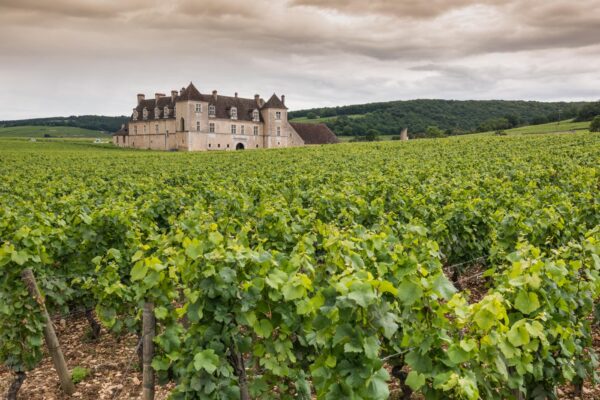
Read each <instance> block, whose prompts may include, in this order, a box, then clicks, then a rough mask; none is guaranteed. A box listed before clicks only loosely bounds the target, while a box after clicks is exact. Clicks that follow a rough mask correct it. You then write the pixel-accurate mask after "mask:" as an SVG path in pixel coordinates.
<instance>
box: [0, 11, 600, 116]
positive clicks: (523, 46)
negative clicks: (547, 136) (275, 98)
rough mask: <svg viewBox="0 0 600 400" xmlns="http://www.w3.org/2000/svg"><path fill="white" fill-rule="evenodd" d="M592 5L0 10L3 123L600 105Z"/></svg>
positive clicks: (598, 23) (599, 20) (599, 24)
mask: <svg viewBox="0 0 600 400" xmlns="http://www.w3.org/2000/svg"><path fill="white" fill-rule="evenodd" d="M599 69H600V0H520V1H519V0H506V1H499V0H480V1H470V0H428V1H422V0H370V1H363V0H161V1H154V0H104V1H101V0H96V1H93V0H53V1H49V0H0V90H1V95H0V120H2V119H18V118H30V117H45V116H58V115H80V114H104V115H121V114H127V115H129V114H130V113H131V110H132V108H133V106H134V105H135V102H136V99H135V98H136V94H137V93H138V92H141V93H145V94H146V96H153V94H154V93H155V92H162V93H169V91H170V90H171V89H180V88H181V87H182V86H184V85H187V84H188V83H189V82H190V81H193V82H194V84H195V85H196V87H197V88H198V89H199V90H200V91H201V92H204V93H207V92H211V91H212V90H213V89H217V90H218V91H219V93H221V94H225V95H233V93H234V92H236V91H237V92H239V93H240V96H245V97H252V96H253V95H254V94H255V93H259V94H261V95H262V96H263V97H265V98H267V97H268V96H270V95H271V94H272V93H273V92H276V93H277V94H285V95H286V98H287V105H288V107H290V108H291V109H300V108H307V107H316V106H330V105H344V104H356V103H365V102H372V101H386V100H401V99H415V98H443V99H527V100H597V99H600V73H599V72H598V71H599Z"/></svg>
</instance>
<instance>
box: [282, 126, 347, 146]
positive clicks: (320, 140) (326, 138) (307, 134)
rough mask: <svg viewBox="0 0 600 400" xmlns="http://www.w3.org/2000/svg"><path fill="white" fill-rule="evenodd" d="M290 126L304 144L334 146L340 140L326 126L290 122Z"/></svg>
mask: <svg viewBox="0 0 600 400" xmlns="http://www.w3.org/2000/svg"><path fill="white" fill-rule="evenodd" d="M290 125H291V126H292V128H294V130H295V131H296V132H297V133H298V135H300V137H301V138H302V140H304V144H333V143H339V139H338V138H337V136H336V135H335V133H333V132H332V131H331V129H329V127H328V126H327V125H325V124H301V123H298V122H290Z"/></svg>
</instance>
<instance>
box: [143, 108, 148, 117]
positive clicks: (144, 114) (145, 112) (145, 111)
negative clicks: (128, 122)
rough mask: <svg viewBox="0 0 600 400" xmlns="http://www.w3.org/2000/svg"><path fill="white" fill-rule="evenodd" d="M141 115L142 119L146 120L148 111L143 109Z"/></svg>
mask: <svg viewBox="0 0 600 400" xmlns="http://www.w3.org/2000/svg"><path fill="white" fill-rule="evenodd" d="M142 115H143V118H144V119H148V109H147V108H146V107H144V112H143V114H142Z"/></svg>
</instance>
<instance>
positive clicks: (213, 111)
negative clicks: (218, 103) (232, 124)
mask: <svg viewBox="0 0 600 400" xmlns="http://www.w3.org/2000/svg"><path fill="white" fill-rule="evenodd" d="M216 113H217V109H216V107H215V106H213V105H210V106H208V116H209V117H214V116H215V114H216Z"/></svg>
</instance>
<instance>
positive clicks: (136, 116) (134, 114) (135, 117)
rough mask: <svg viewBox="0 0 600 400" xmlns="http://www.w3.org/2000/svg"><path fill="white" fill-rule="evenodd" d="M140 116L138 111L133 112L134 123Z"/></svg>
mask: <svg viewBox="0 0 600 400" xmlns="http://www.w3.org/2000/svg"><path fill="white" fill-rule="evenodd" d="M138 115H139V114H138V112H137V110H133V120H134V121H137V119H138Z"/></svg>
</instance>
